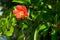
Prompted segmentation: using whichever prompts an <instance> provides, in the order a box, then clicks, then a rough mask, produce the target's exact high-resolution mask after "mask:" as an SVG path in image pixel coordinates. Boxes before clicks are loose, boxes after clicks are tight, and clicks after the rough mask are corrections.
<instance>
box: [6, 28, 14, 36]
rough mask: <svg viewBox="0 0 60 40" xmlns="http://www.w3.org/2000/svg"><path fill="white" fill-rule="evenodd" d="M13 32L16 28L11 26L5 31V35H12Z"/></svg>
mask: <svg viewBox="0 0 60 40" xmlns="http://www.w3.org/2000/svg"><path fill="white" fill-rule="evenodd" d="M13 32H14V28H13V27H11V28H10V30H9V31H5V35H6V36H12V34H13Z"/></svg>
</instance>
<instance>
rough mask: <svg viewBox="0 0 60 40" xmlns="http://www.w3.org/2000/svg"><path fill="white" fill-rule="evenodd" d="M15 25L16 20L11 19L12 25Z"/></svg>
mask: <svg viewBox="0 0 60 40" xmlns="http://www.w3.org/2000/svg"><path fill="white" fill-rule="evenodd" d="M15 24H16V19H15V18H12V25H13V26H15Z"/></svg>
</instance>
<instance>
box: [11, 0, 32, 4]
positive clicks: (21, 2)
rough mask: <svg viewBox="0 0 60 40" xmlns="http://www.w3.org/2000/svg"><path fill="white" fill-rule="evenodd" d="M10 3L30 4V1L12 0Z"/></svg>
mask: <svg viewBox="0 0 60 40" xmlns="http://www.w3.org/2000/svg"><path fill="white" fill-rule="evenodd" d="M12 2H17V3H20V4H26V3H31V1H30V0H13V1H12Z"/></svg>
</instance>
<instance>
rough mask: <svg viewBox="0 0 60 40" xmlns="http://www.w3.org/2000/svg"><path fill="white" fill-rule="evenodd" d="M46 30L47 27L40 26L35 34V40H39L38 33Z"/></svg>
mask: <svg viewBox="0 0 60 40" xmlns="http://www.w3.org/2000/svg"><path fill="white" fill-rule="evenodd" d="M45 28H46V26H45V25H44V24H43V25H39V26H38V27H37V28H36V30H35V33H34V40H37V37H38V33H39V31H42V30H44V29H45Z"/></svg>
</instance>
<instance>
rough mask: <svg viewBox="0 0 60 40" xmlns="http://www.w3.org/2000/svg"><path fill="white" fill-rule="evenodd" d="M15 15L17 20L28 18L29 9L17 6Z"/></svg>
mask: <svg viewBox="0 0 60 40" xmlns="http://www.w3.org/2000/svg"><path fill="white" fill-rule="evenodd" d="M13 13H14V14H15V16H16V18H22V19H24V17H26V16H28V13H27V8H26V7H25V6H21V5H17V6H16V10H13Z"/></svg>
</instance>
